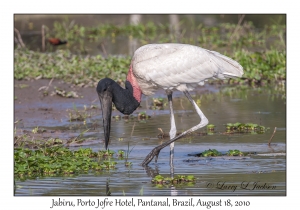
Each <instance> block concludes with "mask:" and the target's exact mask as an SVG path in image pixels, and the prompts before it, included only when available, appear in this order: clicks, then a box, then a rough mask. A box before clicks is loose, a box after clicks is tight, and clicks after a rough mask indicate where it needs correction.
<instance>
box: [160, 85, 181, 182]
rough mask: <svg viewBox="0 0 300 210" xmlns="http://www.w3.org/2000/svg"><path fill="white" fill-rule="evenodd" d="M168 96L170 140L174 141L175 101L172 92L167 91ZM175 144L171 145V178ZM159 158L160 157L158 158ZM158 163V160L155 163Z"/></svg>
mask: <svg viewBox="0 0 300 210" xmlns="http://www.w3.org/2000/svg"><path fill="white" fill-rule="evenodd" d="M166 92H167V96H168V101H169V105H170V121H171V130H170V133H169V135H170V139H173V138H174V137H175V136H176V125H175V118H174V111H173V101H172V91H166ZM174 144H175V142H172V143H171V144H170V174H171V178H173V177H174V164H173V160H174ZM156 157H158V156H156ZM156 161H157V158H156V160H155V162H156Z"/></svg>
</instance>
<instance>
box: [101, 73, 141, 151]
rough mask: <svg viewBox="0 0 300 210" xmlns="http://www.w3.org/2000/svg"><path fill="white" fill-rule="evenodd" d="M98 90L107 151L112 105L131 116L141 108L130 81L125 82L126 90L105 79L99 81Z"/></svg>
mask: <svg viewBox="0 0 300 210" xmlns="http://www.w3.org/2000/svg"><path fill="white" fill-rule="evenodd" d="M96 90H97V93H98V96H99V99H100V104H101V109H102V116H103V127H104V138H105V149H107V147H108V143H109V135H110V124H111V113H112V103H114V104H115V106H116V108H117V110H119V111H120V112H121V113H123V114H125V115H129V114H131V113H132V112H133V111H134V110H136V109H137V108H138V107H139V105H140V101H139V100H137V99H136V98H135V97H134V95H133V87H132V85H131V83H130V82H129V81H126V82H125V89H124V88H122V87H121V86H120V85H119V84H117V83H116V82H115V81H114V80H112V79H109V78H104V79H102V80H100V81H99V83H98V86H97V89H96Z"/></svg>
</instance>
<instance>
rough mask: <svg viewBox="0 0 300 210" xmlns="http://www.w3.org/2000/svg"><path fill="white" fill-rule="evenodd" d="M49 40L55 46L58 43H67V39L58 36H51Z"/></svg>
mask: <svg viewBox="0 0 300 210" xmlns="http://www.w3.org/2000/svg"><path fill="white" fill-rule="evenodd" d="M48 42H49V43H50V44H52V45H54V46H58V45H63V44H67V43H68V42H67V41H61V40H60V39H58V38H49V39H48Z"/></svg>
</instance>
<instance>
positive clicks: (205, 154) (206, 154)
mask: <svg viewBox="0 0 300 210" xmlns="http://www.w3.org/2000/svg"><path fill="white" fill-rule="evenodd" d="M221 155H222V153H221V152H219V151H218V150H216V149H209V150H205V151H204V152H202V153H201V154H200V156H201V157H211V156H213V157H215V156H221Z"/></svg>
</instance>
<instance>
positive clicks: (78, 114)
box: [67, 104, 95, 122]
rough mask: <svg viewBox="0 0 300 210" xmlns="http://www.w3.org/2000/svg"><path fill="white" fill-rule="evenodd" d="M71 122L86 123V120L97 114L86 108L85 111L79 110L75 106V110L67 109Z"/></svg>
mask: <svg viewBox="0 0 300 210" xmlns="http://www.w3.org/2000/svg"><path fill="white" fill-rule="evenodd" d="M67 113H68V118H69V121H70V122H72V121H85V120H86V118H90V117H92V116H93V115H94V114H95V113H94V112H92V111H90V109H88V108H87V107H86V106H84V109H83V110H78V109H77V107H76V105H75V104H73V109H67Z"/></svg>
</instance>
